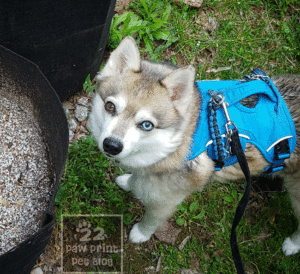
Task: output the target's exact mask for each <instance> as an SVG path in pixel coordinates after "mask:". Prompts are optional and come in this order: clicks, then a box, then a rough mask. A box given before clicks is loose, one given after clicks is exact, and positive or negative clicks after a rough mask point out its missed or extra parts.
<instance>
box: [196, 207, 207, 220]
mask: <svg viewBox="0 0 300 274" xmlns="http://www.w3.org/2000/svg"><path fill="white" fill-rule="evenodd" d="M204 215H205V209H204V208H202V210H201V212H200V213H199V214H198V215H197V216H195V217H194V218H193V219H196V220H201V219H203V217H204Z"/></svg>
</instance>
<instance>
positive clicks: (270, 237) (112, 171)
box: [56, 0, 300, 273]
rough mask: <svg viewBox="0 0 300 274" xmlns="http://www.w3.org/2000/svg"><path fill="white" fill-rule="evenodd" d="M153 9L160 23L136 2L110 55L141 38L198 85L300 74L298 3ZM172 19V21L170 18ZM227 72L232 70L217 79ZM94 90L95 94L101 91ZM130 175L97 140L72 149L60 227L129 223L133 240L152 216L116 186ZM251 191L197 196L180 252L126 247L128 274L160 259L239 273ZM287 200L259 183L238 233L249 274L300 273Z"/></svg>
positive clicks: (114, 31)
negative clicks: (99, 218)
mask: <svg viewBox="0 0 300 274" xmlns="http://www.w3.org/2000/svg"><path fill="white" fill-rule="evenodd" d="M151 2H153V3H155V5H157V6H156V9H155V13H152V15H151V14H149V11H150V9H151V7H150V6H147V3H150V1H133V2H132V3H131V4H130V7H129V9H130V10H127V12H130V13H131V15H132V14H133V13H134V14H135V16H128V13H125V15H121V16H119V15H116V16H115V18H114V23H113V25H112V28H111V36H110V42H109V45H110V46H111V48H110V51H111V50H112V49H113V48H115V47H116V46H117V44H118V43H119V41H120V40H121V39H122V38H123V37H124V36H125V35H126V34H128V33H129V32H128V30H129V29H130V28H131V30H130V34H131V35H133V36H134V37H136V40H137V41H138V43H139V47H140V49H141V51H142V56H143V58H147V59H151V60H153V61H164V62H171V63H173V64H176V65H179V66H185V65H189V64H193V65H194V66H195V68H196V70H197V79H198V80H200V79H215V78H217V77H219V78H220V79H239V78H241V77H242V76H243V75H245V74H249V72H250V71H251V70H252V69H254V68H256V67H259V68H261V69H263V70H264V71H265V72H266V73H267V74H268V75H270V76H272V75H276V74H281V73H294V74H300V69H299V68H300V66H299V61H300V46H299V37H300V19H299V18H300V16H299V11H300V3H299V1H297V0H294V1H291V0H276V1H275V0H264V1H260V0H246V1H235V0H224V1H216V0H210V1H209V0H207V1H204V3H203V5H202V7H201V9H193V8H190V7H188V6H187V5H183V6H182V7H178V6H177V5H175V4H174V3H172V2H169V1H151ZM147 9H148V13H147ZM163 11H168V12H169V11H170V13H169V14H168V13H167V15H166V16H164V17H163V16H162V14H163ZM121 17H122V18H121ZM120 18H121V19H120ZM131 18H133V19H131ZM158 19H160V21H159V20H158ZM118 20H119V21H118ZM131 20H133V21H131ZM209 20H210V21H214V22H215V23H216V28H215V29H214V28H212V27H211V26H210V25H208V24H207V22H208V21H209ZM134 24H135V25H134ZM159 25H160V26H159ZM141 26H142V27H141ZM133 27H135V28H133ZM165 35H169V36H167V37H166V36H165ZM162 38H164V39H162ZM220 67H231V68H230V69H229V70H225V71H221V72H218V73H213V72H208V70H210V69H212V68H215V69H216V68H220ZM88 80H89V81H88V83H87V87H86V88H91V82H90V79H88ZM122 172H123V171H122V170H120V169H119V168H118V167H115V166H114V165H113V164H112V163H110V162H109V161H108V160H107V159H106V158H105V156H103V155H102V154H101V153H100V152H99V149H98V148H97V145H96V143H95V141H94V140H93V138H92V137H88V138H87V139H83V140H80V141H78V142H76V143H75V144H74V145H72V146H71V147H70V150H69V155H68V161H67V164H66V170H65V175H64V177H63V179H62V183H61V186H60V189H59V192H58V195H57V198H56V209H57V212H58V218H60V215H61V214H123V216H124V228H125V234H126V235H128V233H129V231H130V228H131V227H132V225H133V224H134V223H136V222H137V221H138V220H139V219H140V218H141V217H142V216H143V213H144V209H143V206H142V205H141V203H140V202H139V201H137V200H136V199H135V198H134V197H133V196H132V195H131V194H130V193H127V192H125V191H123V190H121V189H120V188H119V187H118V186H117V185H116V183H115V178H116V176H117V175H118V174H121V173H122ZM243 186H244V184H243V183H235V182H224V183H223V184H212V185H210V186H209V187H207V188H206V189H205V190H204V191H203V192H202V193H194V194H193V195H191V196H190V197H189V198H188V199H187V200H186V201H185V202H183V203H182V205H181V206H179V208H178V210H177V212H176V213H175V214H174V216H173V217H172V218H171V221H172V223H173V224H174V225H175V226H177V227H180V228H181V229H182V231H181V233H180V234H179V236H178V239H177V241H176V243H175V244H174V245H173V246H172V245H169V244H165V243H163V242H160V241H158V240H157V239H155V238H154V239H151V240H150V241H149V242H147V243H144V244H142V245H141V247H140V248H137V247H136V245H133V244H130V243H128V240H127V238H126V237H125V241H124V242H125V246H124V249H125V250H124V251H125V252H124V254H125V258H124V271H125V273H145V269H146V268H148V267H150V266H153V267H154V268H156V266H157V263H158V261H159V258H160V260H161V267H160V271H159V273H180V271H181V269H187V268H189V269H197V270H198V271H199V272H200V273H235V268H234V263H233V259H232V257H231V250H230V245H229V237H230V227H231V223H232V220H233V216H234V212H235V209H236V206H237V203H238V200H239V199H240V197H241V195H242V193H243ZM275 186H276V187H275ZM260 189H263V190H260ZM275 190H276V191H275ZM277 190H279V191H277ZM280 190H281V186H280V184H279V187H278V183H277V181H276V180H270V179H266V178H262V179H259V180H256V181H255V182H254V187H253V191H252V195H251V201H250V204H249V208H248V210H247V211H246V215H245V217H244V218H243V219H242V221H241V223H240V225H239V226H238V230H237V234H238V242H239V248H240V252H241V257H242V259H243V261H244V263H245V267H246V269H247V270H248V271H249V273H299V269H300V255H299V254H297V255H295V256H290V257H286V256H284V255H283V252H282V250H281V246H282V242H283V240H284V239H285V238H286V237H287V236H289V235H290V234H291V233H292V232H293V230H295V229H296V225H297V223H296V220H295V217H294V216H293V213H292V209H291V206H290V203H289V200H288V197H287V194H286V192H285V191H280ZM287 224H291V225H287ZM188 235H190V236H191V238H190V239H189V240H188V242H187V243H186V245H185V246H184V248H183V250H181V251H180V250H179V249H178V246H179V244H180V243H181V242H182V240H183V239H185V238H186V237H187V236H188Z"/></svg>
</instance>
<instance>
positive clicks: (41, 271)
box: [30, 267, 44, 274]
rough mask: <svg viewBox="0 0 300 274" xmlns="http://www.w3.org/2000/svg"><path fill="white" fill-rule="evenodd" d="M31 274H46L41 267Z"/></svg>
mask: <svg viewBox="0 0 300 274" xmlns="http://www.w3.org/2000/svg"><path fill="white" fill-rule="evenodd" d="M30 274H44V272H43V270H42V269H41V268H40V267H38V268H35V269H33V270H32V271H31V273H30Z"/></svg>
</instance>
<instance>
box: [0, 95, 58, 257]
mask: <svg viewBox="0 0 300 274" xmlns="http://www.w3.org/2000/svg"><path fill="white" fill-rule="evenodd" d="M50 170H51V165H50V162H49V160H48V156H47V148H46V145H45V143H44V142H43V137H42V134H41V130H40V128H39V127H38V122H37V119H36V117H35V115H34V111H33V107H32V105H31V103H30V101H29V99H26V98H18V99H15V98H13V97H12V96H11V95H7V94H5V93H3V92H1V91H0V255H1V254H3V253H5V252H7V251H8V250H10V249H12V248H13V247H15V246H16V245H17V244H19V243H21V242H23V241H24V240H26V239H27V238H28V237H30V236H31V235H33V234H34V233H36V232H37V231H38V230H39V229H40V228H41V227H42V224H43V218H44V211H46V210H47V209H48V206H49V203H50V199H51V194H52V192H53V189H54V180H53V174H52V175H51V173H50ZM51 178H52V179H51Z"/></svg>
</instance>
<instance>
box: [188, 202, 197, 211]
mask: <svg viewBox="0 0 300 274" xmlns="http://www.w3.org/2000/svg"><path fill="white" fill-rule="evenodd" d="M198 208H199V202H198V201H194V202H192V203H191V205H190V212H191V213H192V212H195V211H196V210H197V209H198Z"/></svg>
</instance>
